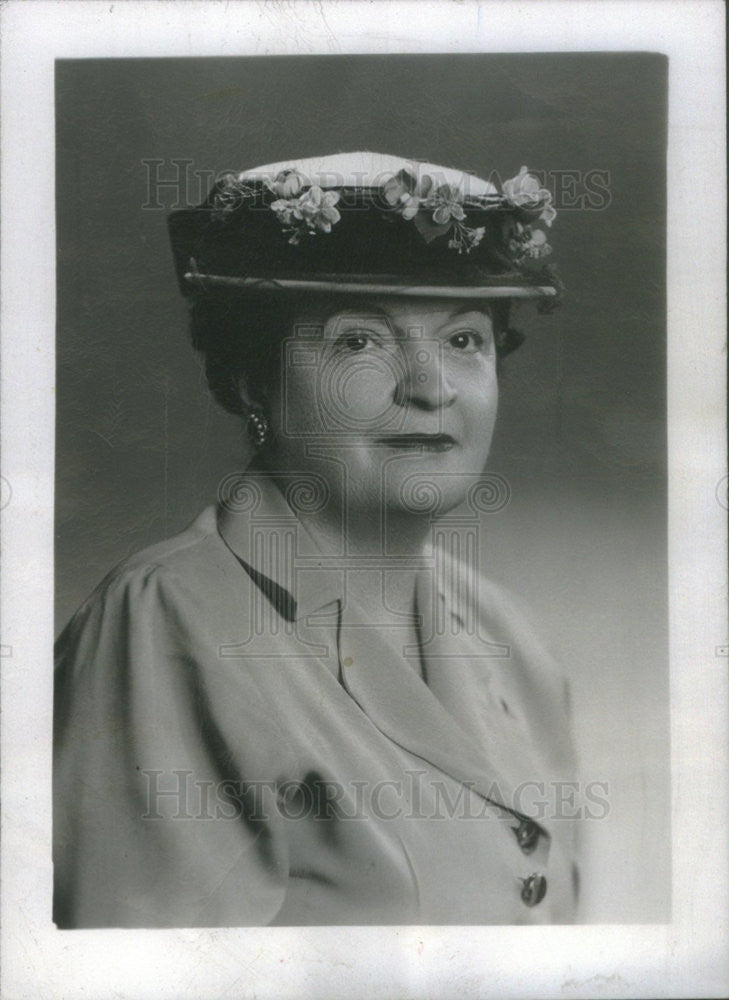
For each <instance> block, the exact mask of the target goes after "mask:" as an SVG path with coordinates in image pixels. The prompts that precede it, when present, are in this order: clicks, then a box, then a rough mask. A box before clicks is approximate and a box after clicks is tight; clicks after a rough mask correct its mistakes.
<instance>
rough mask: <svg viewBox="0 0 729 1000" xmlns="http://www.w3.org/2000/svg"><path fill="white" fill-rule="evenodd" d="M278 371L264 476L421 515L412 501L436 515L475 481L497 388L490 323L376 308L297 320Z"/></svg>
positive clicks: (450, 307)
mask: <svg viewBox="0 0 729 1000" xmlns="http://www.w3.org/2000/svg"><path fill="white" fill-rule="evenodd" d="M282 361H283V367H282V379H281V383H280V385H279V386H278V388H277V390H276V392H275V393H274V399H273V400H272V403H273V405H272V406H270V408H269V422H270V424H271V431H272V436H271V437H272V440H271V446H270V447H269V448H268V450H267V454H266V460H267V464H268V466H269V467H270V468H271V469H272V470H274V471H276V470H278V471H281V472H285V473H287V474H290V473H292V472H301V473H312V472H314V473H316V474H319V475H321V476H323V477H324V478H325V479H326V481H327V483H328V485H329V488H330V490H331V491H332V493H333V494H335V495H337V494H341V495H346V497H347V499H348V502H349V505H350V511H361V512H362V513H364V512H365V511H369V512H371V513H376V512H377V511H385V510H387V511H390V512H392V513H395V512H398V511H399V512H409V511H413V510H418V509H420V510H422V503H423V500H424V499H425V500H427V493H424V492H423V490H426V491H430V493H431V494H433V491H435V492H434V495H436V496H440V497H441V501H440V503H439V504H438V513H443V512H444V511H446V510H449V509H451V508H452V507H454V506H456V505H457V504H458V503H460V502H461V501H462V500H463V499H464V497H465V495H466V492H467V490H468V488H469V487H470V486H472V485H473V483H474V480H475V477H477V476H478V475H479V474H480V473H481V472H482V471H483V468H484V465H485V463H486V459H487V456H488V452H489V446H490V443H491V436H492V433H493V429H494V423H495V420H496V410H497V399H498V387H497V380H496V350H495V345H494V338H493V330H492V324H491V319H490V317H489V315H488V314H487V313H486V312H483V311H482V309H481V308H480V307H479V306H478V305H475V304H473V303H469V302H465V304H464V303H463V302H462V301H461V302H458V301H455V300H439V299H438V300H427V299H412V300H397V299H389V298H381V299H373V300H372V301H369V300H368V301H367V302H366V303H365V304H364V305H363V304H362V303H361V302H360V303H358V304H357V305H356V306H353V307H347V308H344V309H342V310H341V311H338V312H336V313H334V314H332V315H328V316H326V317H322V316H317V315H315V314H305V313H304V314H302V315H301V316H300V317H299V318H298V320H297V322H296V323H295V324H294V329H293V330H292V331H291V335H290V337H289V338H288V339H287V340H286V341H285V342H284V344H283V353H282ZM418 497H420V500H418Z"/></svg>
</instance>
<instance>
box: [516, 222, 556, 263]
mask: <svg viewBox="0 0 729 1000" xmlns="http://www.w3.org/2000/svg"><path fill="white" fill-rule="evenodd" d="M508 247H509V252H510V253H511V255H512V257H513V258H514V261H515V263H517V264H522V263H523V262H524V261H525V260H539V259H540V258H542V257H547V256H548V255H549V254H550V253H551V252H552V248H551V246H550V245H549V243H547V234H546V233H545V232H544V230H542V229H532V227H531V226H523V225H522V224H521V223H520V222H517V223H516V224H515V226H514V229H513V231H512V233H511V236H510V239H509V240H508Z"/></svg>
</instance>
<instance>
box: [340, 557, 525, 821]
mask: <svg viewBox="0 0 729 1000" xmlns="http://www.w3.org/2000/svg"><path fill="white" fill-rule="evenodd" d="M423 573H425V575H426V577H427V576H428V575H429V571H428V570H427V569H426V570H424V571H421V574H420V575H421V576H422V574H423ZM418 599H419V601H423V600H424V593H423V589H422V587H421V586H419V587H418ZM416 610H417V613H418V615H419V616H420V608H417V609H416ZM428 614H429V612H428ZM422 617H423V618H425V615H424V614H423V615H422ZM453 653H454V647H453V645H452V644H451V645H450V646H449V654H450V655H449V659H448V661H447V662H448V663H449V666H448V668H447V669H448V671H449V674H450V676H449V678H448V682H447V684H443V683H441V684H440V685H437V687H438V690H439V692H440V693H442V692H443V690H445V689H446V688H447V689H448V690H450V691H454V690H457V689H458V687H459V685H460V684H461V683H463V685H464V695H465V697H466V698H468V692H469V691H472V690H473V679H472V675H471V674H470V673H469V670H468V668H466V667H464V665H463V663H462V662H461V661H460V660H459V659H458V657H455V658H454V657H453ZM340 662H341V664H342V683H343V685H344V686H345V688H346V689H347V691H349V693H350V694H351V696H352V697H353V698H354V699H355V701H356V702H357V703H358V704H359V706H360V707H361V708H362V710H363V711H364V712H365V713H366V714H367V716H368V717H369V719H370V720H371V721H372V723H373V724H374V725H375V726H376V727H377V728H378V729H379V730H380V731H381V732H383V733H384V734H385V735H386V736H388V737H389V739H391V740H392V741H393V742H394V743H396V744H398V745H399V746H401V747H403V748H404V749H406V750H408V751H410V752H411V753H413V754H414V755H415V756H417V757H420V758H421V759H422V760H424V761H427V762H429V763H430V764H433V765H435V766H436V767H437V768H439V769H440V770H441V771H443V772H445V773H446V774H448V775H450V776H451V777H454V778H456V779H457V780H458V781H460V782H462V783H464V784H465V785H466V786H467V787H469V788H472V789H473V790H474V791H475V792H477V793H478V794H479V795H482V796H483V797H484V798H487V799H489V800H490V801H492V802H494V803H496V804H500V805H504V806H507V807H510V806H511V805H512V804H513V802H514V801H515V799H516V798H517V797H518V793H517V787H516V784H515V782H514V777H513V775H512V773H510V772H511V769H510V768H508V767H507V766H499V765H505V764H506V763H507V760H508V754H507V753H505V752H500V753H498V754H497V753H493V754H491V753H489V752H488V748H486V747H485V746H484V745H483V744H480V743H479V740H478V738H477V736H476V735H475V733H474V732H473V731H472V730H471V728H470V726H469V725H467V724H466V723H465V722H464V719H463V717H462V716H460V715H459V713H458V712H454V711H452V709H453V704H452V703H451V704H447V703H446V702H444V701H443V700H441V698H440V697H438V696H437V695H436V692H435V690H434V689H433V688H431V687H430V686H429V685H428V684H427V683H425V681H424V680H423V678H422V677H421V676H420V674H419V672H418V670H416V669H415V668H414V666H413V664H412V663H411V662H408V657H406V656H405V655H404V654H403V648H402V645H401V644H400V643H398V642H397V641H393V640H392V638H391V637H389V636H388V637H386V636H385V635H384V634H383V632H382V631H381V630H380V629H378V628H377V627H376V625H375V624H371V615H368V614H367V613H366V612H365V611H364V609H362V607H361V606H360V605H358V604H357V602H356V600H355V599H354V598H353V597H352V596H351V593H350V594H348V596H347V600H346V604H345V607H344V609H343V613H342V623H341V628H340ZM428 663H429V661H428ZM427 665H428V664H427V663H426V668H427ZM449 709H450V710H449ZM497 762H498V763H497Z"/></svg>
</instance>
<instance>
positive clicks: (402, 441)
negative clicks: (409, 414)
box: [377, 434, 456, 451]
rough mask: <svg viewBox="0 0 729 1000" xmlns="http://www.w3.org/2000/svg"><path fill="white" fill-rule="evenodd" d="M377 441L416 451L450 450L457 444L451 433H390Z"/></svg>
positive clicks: (390, 446)
mask: <svg viewBox="0 0 729 1000" xmlns="http://www.w3.org/2000/svg"><path fill="white" fill-rule="evenodd" d="M377 443H378V444H383V445H385V446H386V447H388V448H403V449H412V450H414V451H418V450H422V451H450V449H451V448H453V447H455V444H456V442H455V441H454V439H453V438H452V437H451V436H450V434H390V435H388V436H387V437H381V438H377Z"/></svg>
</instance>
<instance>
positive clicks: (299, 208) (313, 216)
mask: <svg viewBox="0 0 729 1000" xmlns="http://www.w3.org/2000/svg"><path fill="white" fill-rule="evenodd" d="M338 201H339V192H338V191H322V189H321V188H320V187H319V186H318V185H316V184H314V185H313V186H312V187H310V188H309V190H308V191H305V192H304V193H303V194H302V195H301V196H300V197H299V200H298V202H297V205H296V208H295V209H294V216H295V217H296V218H297V219H299V218H300V219H303V221H304V222H305V223H306V225H307V226H308V227H309V229H311V230H314V231H318V232H320V233H330V232H331V231H332V226H333V225H334V224H335V223H337V222H339V220H340V219H341V215H340V214H339V211H338V210H337V209H336V208H335V207H334V206H335V205H336V204H337V202H338Z"/></svg>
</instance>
